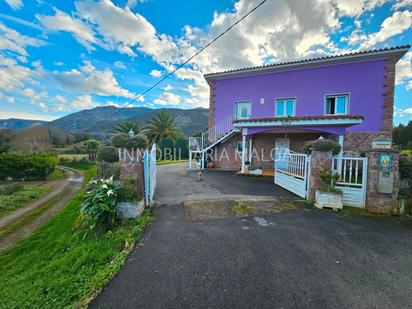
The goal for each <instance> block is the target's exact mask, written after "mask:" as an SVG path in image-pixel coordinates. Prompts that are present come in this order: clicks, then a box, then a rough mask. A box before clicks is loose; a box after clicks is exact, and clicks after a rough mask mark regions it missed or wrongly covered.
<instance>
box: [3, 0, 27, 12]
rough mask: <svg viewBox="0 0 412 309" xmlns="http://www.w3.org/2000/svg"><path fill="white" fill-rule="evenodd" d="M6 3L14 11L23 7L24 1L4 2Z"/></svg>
mask: <svg viewBox="0 0 412 309" xmlns="http://www.w3.org/2000/svg"><path fill="white" fill-rule="evenodd" d="M4 1H6V3H7V4H8V5H9V6H10V7H11V8H12V9H13V10H19V9H21V8H22V7H23V1H22V0H4Z"/></svg>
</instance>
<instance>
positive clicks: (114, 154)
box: [96, 146, 119, 163]
mask: <svg viewBox="0 0 412 309" xmlns="http://www.w3.org/2000/svg"><path fill="white" fill-rule="evenodd" d="M96 161H97V162H106V163H114V162H117V161H119V152H118V151H117V149H116V148H115V147H113V146H102V147H100V148H99V150H98V151H97V156H96Z"/></svg>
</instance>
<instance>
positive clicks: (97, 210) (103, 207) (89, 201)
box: [82, 178, 119, 230]
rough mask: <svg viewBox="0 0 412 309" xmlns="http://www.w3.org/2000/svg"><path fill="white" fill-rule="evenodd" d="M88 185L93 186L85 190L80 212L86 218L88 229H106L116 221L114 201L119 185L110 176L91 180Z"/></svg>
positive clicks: (115, 200) (115, 201)
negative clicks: (90, 189) (85, 193)
mask: <svg viewBox="0 0 412 309" xmlns="http://www.w3.org/2000/svg"><path fill="white" fill-rule="evenodd" d="M89 186H94V188H93V189H92V191H89V192H87V195H86V198H85V199H84V201H83V203H82V213H83V214H84V215H85V216H86V218H87V219H88V222H89V225H90V229H92V230H107V229H110V228H111V227H113V226H114V224H115V222H116V203H117V198H118V192H119V185H118V184H117V183H116V182H114V181H113V179H112V178H109V179H106V180H104V179H101V180H99V181H97V180H93V181H91V182H90V183H89Z"/></svg>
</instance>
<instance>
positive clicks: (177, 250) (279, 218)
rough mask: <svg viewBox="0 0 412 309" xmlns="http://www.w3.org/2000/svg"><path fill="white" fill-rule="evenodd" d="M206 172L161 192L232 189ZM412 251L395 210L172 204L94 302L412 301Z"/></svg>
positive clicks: (326, 304)
mask: <svg viewBox="0 0 412 309" xmlns="http://www.w3.org/2000/svg"><path fill="white" fill-rule="evenodd" d="M168 168H170V166H168ZM168 168H166V169H164V168H160V167H159V170H158V171H159V177H158V185H159V188H161V187H162V186H163V185H165V184H167V183H169V180H168V179H167V177H168V176H167V177H166V175H167V174H168V172H166V170H168ZM205 176H206V177H205V178H204V183H202V184H201V185H198V184H197V183H195V180H192V182H193V184H192V186H188V185H189V184H190V181H189V183H188V181H187V180H183V179H180V178H179V177H177V176H176V179H175V182H176V185H173V186H171V187H170V189H169V192H170V193H169V195H170V196H169V197H168V196H166V193H165V192H162V191H161V190H159V193H161V196H160V197H161V198H162V199H163V201H166V200H177V198H176V197H175V196H176V195H179V194H182V193H183V194H185V195H184V196H185V197H184V198H187V197H192V196H196V197H199V196H203V194H205V193H204V192H203V191H201V192H195V193H193V192H189V191H182V188H180V187H179V186H178V184H179V183H183V184H184V185H185V186H188V188H193V187H195V188H203V189H204V188H207V189H208V190H210V191H207V192H208V193H209V194H210V193H212V192H214V193H216V194H224V192H229V193H231V192H230V190H229V188H230V187H231V185H230V184H229V185H228V186H224V187H220V188H219V190H218V189H217V188H215V187H214V186H212V184H209V183H208V181H207V180H206V179H207V175H205ZM217 177H220V176H217ZM222 177H225V176H222ZM227 177H229V176H227ZM192 179H193V177H192ZM233 181H237V180H233ZM239 181H241V180H239ZM213 185H215V184H213ZM272 186H273V184H272ZM177 187H179V189H176V188H177ZM226 190H227V191H226ZM222 191H223V192H222ZM247 193H248V196H251V195H252V193H256V192H255V191H254V190H252V189H251V192H247ZM184 198H183V199H184ZM411 257H412V226H411V225H410V224H402V223H400V222H398V220H397V219H394V218H379V217H345V216H343V215H342V214H340V213H334V212H331V211H318V210H312V209H306V210H305V209H300V210H291V211H286V212H280V213H272V214H268V215H262V216H259V217H253V216H251V217H247V218H228V219H214V220H204V221H186V220H185V216H184V208H183V207H182V206H180V205H171V204H167V205H165V206H158V207H156V208H155V209H154V222H153V224H152V225H151V226H150V227H149V228H148V229H147V231H146V232H145V234H144V237H143V239H142V241H141V243H140V244H139V245H138V246H137V247H136V248H135V249H134V251H133V252H132V253H131V255H130V256H129V257H128V259H127V261H126V264H125V265H124V267H123V268H122V269H121V271H120V272H119V274H118V275H117V276H116V277H115V278H114V279H113V280H112V281H111V282H110V283H109V284H108V285H107V286H106V287H105V288H104V290H103V292H102V293H101V294H100V295H99V296H98V297H97V299H96V300H95V301H94V302H93V303H92V304H91V308H354V307H355V308H410V307H411V305H412V301H411V298H410V295H411V293H412V276H411V275H410V274H411V269H412V258H411Z"/></svg>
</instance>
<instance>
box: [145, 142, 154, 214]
mask: <svg viewBox="0 0 412 309" xmlns="http://www.w3.org/2000/svg"><path fill="white" fill-rule="evenodd" d="M143 166H144V195H145V203H146V206H150V207H152V206H153V195H154V192H155V189H156V144H153V146H152V149H151V150H150V151H149V150H146V151H145V152H144V155H143Z"/></svg>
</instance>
